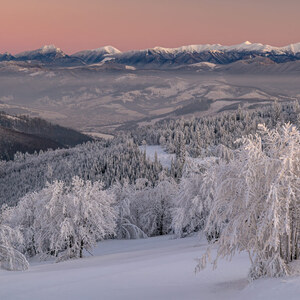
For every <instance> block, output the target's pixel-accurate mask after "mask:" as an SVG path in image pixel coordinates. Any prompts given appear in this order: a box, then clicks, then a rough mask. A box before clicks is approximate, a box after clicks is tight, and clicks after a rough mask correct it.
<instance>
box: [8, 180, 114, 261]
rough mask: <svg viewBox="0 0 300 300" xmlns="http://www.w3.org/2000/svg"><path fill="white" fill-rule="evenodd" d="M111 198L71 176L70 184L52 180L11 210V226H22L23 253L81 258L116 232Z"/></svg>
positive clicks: (96, 186)
mask: <svg viewBox="0 0 300 300" xmlns="http://www.w3.org/2000/svg"><path fill="white" fill-rule="evenodd" d="M113 203H114V197H113V195H112V194H111V193H108V192H107V191H106V190H103V186H102V184H101V183H100V182H98V181H96V182H94V183H91V182H90V181H83V180H82V179H80V178H79V177H74V178H73V180H72V183H71V185H66V184H64V183H63V182H62V181H55V182H54V183H52V184H48V186H47V187H46V188H44V189H42V190H41V191H39V192H35V193H31V194H28V195H26V196H25V197H23V199H21V201H20V202H19V204H18V205H17V207H15V208H13V209H11V210H12V212H11V213H10V217H9V218H8V219H9V220H10V224H13V223H14V224H15V226H17V224H18V223H19V224H21V225H22V232H23V234H24V236H25V252H26V253H27V254H29V255H34V254H35V253H39V254H41V255H42V257H43V256H44V257H46V256H48V255H54V256H56V257H57V260H58V261H59V260H65V259H69V258H78V257H82V254H83V250H84V249H85V250H87V251H89V250H90V249H91V248H92V247H94V246H95V244H96V242H97V241H99V240H101V239H103V238H104V237H108V236H112V235H114V233H115V225H116V224H115V220H116V213H115V209H114V208H113Z"/></svg>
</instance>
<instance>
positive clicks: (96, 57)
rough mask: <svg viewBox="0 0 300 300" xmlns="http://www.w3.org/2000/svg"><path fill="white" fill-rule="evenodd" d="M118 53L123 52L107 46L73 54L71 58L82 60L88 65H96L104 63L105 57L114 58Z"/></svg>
mask: <svg viewBox="0 0 300 300" xmlns="http://www.w3.org/2000/svg"><path fill="white" fill-rule="evenodd" d="M117 53H121V51H120V50H118V49H117V48H114V47H112V46H105V47H101V48H98V49H93V50H84V51H80V52H77V53H74V54H72V55H71V56H72V57H78V58H81V59H82V60H83V61H85V62H86V63H88V64H94V63H98V62H100V61H102V60H103V59H104V58H105V57H108V56H112V55H114V54H117Z"/></svg>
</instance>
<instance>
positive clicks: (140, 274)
mask: <svg viewBox="0 0 300 300" xmlns="http://www.w3.org/2000/svg"><path fill="white" fill-rule="evenodd" d="M205 249H206V242H205V240H204V239H202V240H200V239H199V238H198V237H197V236H194V237H189V238H185V239H172V237H170V236H163V237H155V238H149V239H141V240H108V241H104V242H101V243H99V244H98V247H97V248H96V249H95V251H94V253H93V256H90V255H89V254H86V258H84V259H80V260H73V261H67V262H62V263H53V262H50V261H48V262H38V261H34V260H33V261H31V266H30V269H29V270H28V271H24V272H9V271H4V270H1V271H0V299H6V300H9V299H14V300H17V299H22V300H26V299H31V300H33V299H43V300H47V299H51V300H52V299H65V300H67V299H103V300H104V299H105V300H116V299H122V300H127V299H128V300H129V299H130V300H131V299H145V300H147V299H149V300H150V299H156V300H160V299H161V300H168V299H172V300H176V299H178V300H179V299H180V300H183V299H184V300H192V299H198V300H199V299H205V300H209V299H211V300H214V299H222V300H224V299H243V300H248V299H249V300H250V299H264V300H267V299H275V300H276V299H289V300H296V299H299V295H300V277H290V278H280V279H262V280H257V281H255V282H253V283H251V284H249V283H248V281H247V272H248V268H249V265H250V264H249V261H248V257H247V255H246V254H242V255H238V256H236V257H234V258H233V260H232V261H231V262H228V261H220V263H219V265H218V268H217V269H216V270H212V268H211V267H208V268H207V269H206V270H204V271H202V272H201V273H198V274H195V273H194V268H195V264H196V262H195V260H194V259H195V258H197V257H199V256H201V254H202V253H203V252H204V251H205Z"/></svg>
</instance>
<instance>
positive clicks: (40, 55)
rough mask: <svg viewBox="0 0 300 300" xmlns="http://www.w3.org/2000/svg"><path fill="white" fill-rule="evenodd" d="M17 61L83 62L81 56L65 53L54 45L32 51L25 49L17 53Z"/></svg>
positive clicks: (15, 58) (15, 57) (70, 63)
mask: <svg viewBox="0 0 300 300" xmlns="http://www.w3.org/2000/svg"><path fill="white" fill-rule="evenodd" d="M13 59H14V60H17V61H38V62H42V63H53V62H55V63H58V64H63V65H65V64H69V65H72V64H74V63H76V64H79V65H80V64H82V62H81V61H80V59H79V58H71V57H70V56H69V55H67V54H65V53H64V52H63V51H62V50H61V49H60V48H57V47H55V46H54V45H48V46H43V47H41V48H39V49H36V50H32V51H25V52H22V53H19V54H16V55H15V56H14V58H13Z"/></svg>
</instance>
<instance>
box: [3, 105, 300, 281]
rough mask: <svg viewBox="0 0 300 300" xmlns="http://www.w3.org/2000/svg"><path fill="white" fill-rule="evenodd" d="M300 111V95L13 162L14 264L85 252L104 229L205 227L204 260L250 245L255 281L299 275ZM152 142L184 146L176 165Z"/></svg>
mask: <svg viewBox="0 0 300 300" xmlns="http://www.w3.org/2000/svg"><path fill="white" fill-rule="evenodd" d="M299 112H300V109H299V103H298V102H294V103H277V102H274V104H273V105H271V106H268V107H264V108H260V109H259V110H258V109H257V110H252V111H250V110H243V109H242V108H239V109H238V110H237V111H233V112H224V113H221V114H218V115H215V116H212V117H205V118H192V119H190V120H184V119H179V120H178V119H177V120H173V119H170V120H165V121H162V122H158V123H156V124H154V125H153V126H146V127H141V128H138V129H137V130H135V131H131V132H125V133H120V134H119V136H117V137H115V138H114V139H112V140H110V141H104V140H101V141H93V142H87V143H85V144H83V145H78V146H76V147H74V148H70V149H60V150H49V151H45V152H40V153H36V154H22V153H18V154H17V155H16V156H15V158H14V160H13V161H8V162H5V161H2V162H1V164H0V201H1V203H2V204H4V205H3V207H2V214H1V223H0V241H1V239H2V241H3V243H4V244H5V247H6V248H5V249H9V250H5V251H8V252H6V253H9V254H5V255H3V257H4V261H5V264H4V265H5V266H6V268H7V269H26V268H27V266H28V265H27V258H28V257H31V256H35V255H39V256H40V257H41V258H47V257H49V256H54V257H55V259H56V261H61V260H66V259H70V258H81V257H82V256H83V252H84V251H85V250H86V251H91V249H92V248H93V247H94V246H95V245H96V242H98V241H100V240H102V239H110V238H119V239H122V238H126V239H131V238H146V237H150V236H157V235H166V234H170V233H173V234H175V236H177V237H178V238H179V237H186V236H189V235H190V234H193V233H195V232H202V233H204V234H205V236H206V238H207V240H208V242H209V243H211V246H209V248H208V249H207V252H206V253H205V254H204V255H203V256H202V257H201V258H200V259H199V260H198V264H197V265H196V270H197V271H201V270H202V269H203V268H205V266H206V265H207V263H208V262H213V263H214V264H215V265H216V264H217V262H218V259H219V258H224V257H227V258H231V257H232V256H233V255H234V254H235V253H236V252H240V251H246V252H248V254H249V258H250V261H251V267H250V270H249V279H250V280H254V279H257V278H260V277H277V276H286V275H291V274H293V271H292V268H291V267H290V266H291V263H292V262H293V261H294V260H297V259H298V258H299V255H300V252H299V249H300V248H299V242H300V240H299V230H300V228H299V224H300V222H299V220H300V210H299V207H300V203H299V199H300V195H299V190H300V179H299V178H300V171H299V163H298V162H299V160H300V133H299V130H298V129H297V126H298V125H299ZM146 144H156V145H157V144H160V145H161V147H163V148H164V149H165V151H168V152H170V153H175V154H176V155H175V159H174V160H171V162H170V167H169V168H163V167H162V165H161V164H160V162H159V157H158V155H155V156H154V159H153V160H152V161H150V160H149V159H148V158H147V154H146V152H143V150H140V149H143V147H140V146H141V145H146ZM1 226H2V227H1ZM7 235H8V236H9V238H8V239H5V238H4V237H5V236H7ZM211 248H214V249H217V251H216V254H215V257H214V258H213V259H212V257H211V255H210V251H211ZM0 251H2V250H1V249H0Z"/></svg>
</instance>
